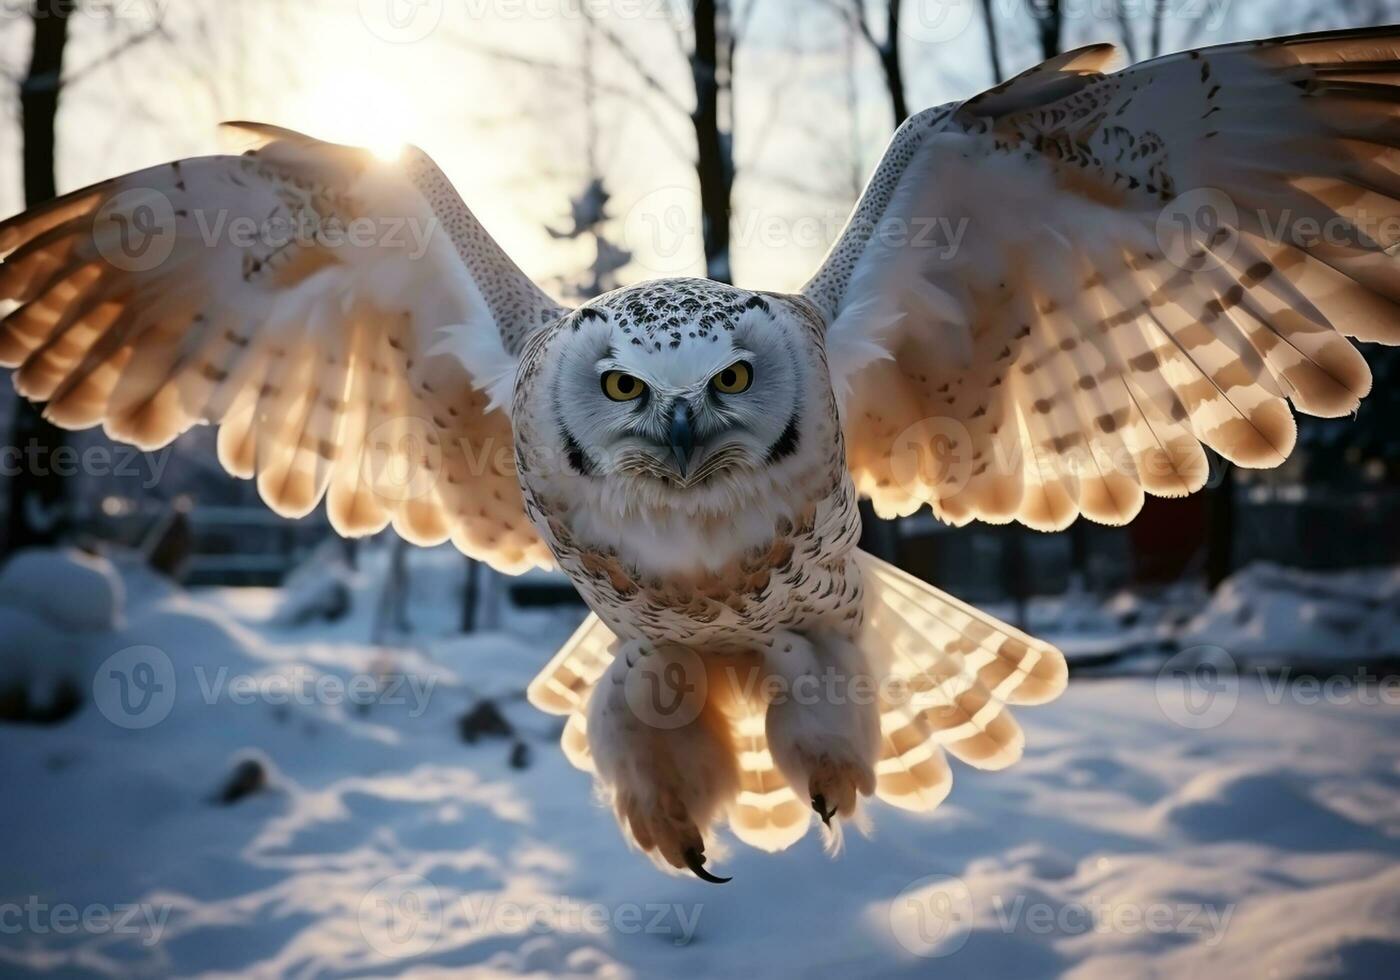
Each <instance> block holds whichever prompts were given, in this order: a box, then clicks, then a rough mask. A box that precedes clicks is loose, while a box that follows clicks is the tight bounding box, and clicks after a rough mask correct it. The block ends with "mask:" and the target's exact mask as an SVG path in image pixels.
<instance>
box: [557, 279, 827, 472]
mask: <svg viewBox="0 0 1400 980" xmlns="http://www.w3.org/2000/svg"><path fill="white" fill-rule="evenodd" d="M658 285H659V284H657V283H649V284H646V286H643V287H636V288H635V289H633V290H624V291H622V292H621V294H609V296H607V297H603V298H602V299H601V300H598V301H595V302H594V303H592V304H589V306H588V307H585V308H584V309H583V310H580V311H578V312H577V313H576V314H574V322H573V323H571V324H566V325H565V326H564V327H563V330H564V331H565V332H566V335H565V336H564V338H563V343H562V344H561V347H560V355H561V356H560V357H559V359H558V361H557V374H556V375H555V384H554V385H553V386H552V387H553V390H554V392H555V406H554V408H555V417H556V419H557V421H558V425H559V432H560V437H561V440H562V443H563V446H562V448H563V451H564V457H565V459H566V460H567V464H568V468H569V469H570V470H572V471H574V472H575V473H576V474H578V475H582V476H608V477H615V478H622V479H625V480H635V481H643V482H648V483H661V484H664V485H666V486H668V487H669V488H671V489H679V490H687V489H690V488H697V487H703V486H710V485H713V484H714V483H716V482H717V481H720V480H722V479H725V478H730V479H732V478H736V477H738V476H741V475H742V474H744V473H756V472H760V471H763V470H766V469H767V468H769V467H771V466H774V465H776V464H777V463H778V462H780V461H781V460H783V459H785V458H786V457H788V456H790V455H792V454H793V453H794V452H795V450H796V448H797V442H798V440H799V438H800V431H801V429H800V426H801V420H802V414H803V413H802V410H803V404H804V402H805V400H806V388H807V374H808V372H807V370H806V361H805V359H804V358H803V357H802V356H801V355H800V353H799V350H798V348H797V346H796V343H795V341H796V340H797V338H798V336H800V335H799V334H798V333H797V329H798V324H797V322H796V319H795V318H794V317H792V316H791V313H790V312H788V311H786V310H785V304H784V303H783V302H782V301H781V300H778V299H776V298H772V299H770V298H765V297H759V296H754V295H753V294H751V293H748V292H746V291H743V290H737V289H734V288H732V287H727V286H718V285H717V284H714V283H708V282H706V283H704V284H703V287H697V288H696V291H695V294H690V293H686V294H684V295H682V296H680V297H679V298H677V297H669V299H671V300H672V301H671V302H667V301H666V300H667V298H666V297H658V296H657V295H656V294H657V293H658V292H659V290H658V288H657V287H658ZM633 293H638V295H636V296H632V295H630V294H633Z"/></svg>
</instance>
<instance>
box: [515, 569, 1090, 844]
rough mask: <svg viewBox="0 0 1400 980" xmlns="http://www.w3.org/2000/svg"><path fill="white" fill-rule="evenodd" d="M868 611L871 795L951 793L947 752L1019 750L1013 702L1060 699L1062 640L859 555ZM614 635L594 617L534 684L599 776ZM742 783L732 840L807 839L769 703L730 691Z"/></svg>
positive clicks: (576, 754)
mask: <svg viewBox="0 0 1400 980" xmlns="http://www.w3.org/2000/svg"><path fill="white" fill-rule="evenodd" d="M859 561H860V564H861V571H862V575H863V579H864V583H865V595H866V617H865V627H864V631H863V633H862V635H861V637H860V639H859V645H860V646H861V648H862V649H863V650H865V651H866V652H867V653H868V654H870V655H871V660H872V662H873V663H877V664H879V665H880V669H883V670H885V671H886V672H887V675H886V682H885V683H884V684H882V685H881V696H882V699H883V700H882V704H881V716H880V727H881V741H882V747H881V755H880V759H879V761H878V763H877V764H876V767H875V771H876V790H875V795H876V796H878V797H879V798H880V799H881V800H884V801H885V802H886V803H889V804H891V805H892V806H896V807H899V808H901V809H904V810H911V811H916V812H927V811H929V810H932V809H934V808H935V807H937V806H938V805H939V804H940V803H942V802H943V800H944V799H945V798H946V797H947V796H948V793H949V791H950V790H951V789H952V783H953V775H952V770H951V769H950V768H949V766H948V760H947V757H946V753H951V754H952V755H953V756H955V757H956V758H957V759H959V760H960V761H962V762H964V763H966V764H968V765H971V766H975V767H977V768H979V769H1002V768H1005V767H1006V766H1009V765H1011V764H1012V763H1014V762H1015V761H1016V760H1017V759H1019V758H1020V757H1021V753H1022V750H1023V749H1024V746H1025V736H1024V735H1023V733H1022V731H1021V728H1020V726H1019V725H1018V724H1017V723H1016V720H1015V719H1014V718H1013V717H1012V715H1011V711H1010V708H1009V706H1011V705H1037V704H1045V703H1046V702H1049V701H1052V700H1054V699H1055V698H1056V697H1057V696H1058V695H1059V694H1060V693H1061V692H1062V691H1063V690H1064V689H1065V684H1066V681H1067V678H1068V671H1067V669H1066V666H1065V659H1064V656H1063V654H1061V653H1060V651H1059V650H1057V649H1056V648H1055V647H1054V646H1052V645H1050V644H1048V643H1044V642H1042V641H1040V640H1036V639H1033V638H1032V637H1030V636H1027V635H1026V634H1025V633H1022V632H1021V631H1020V630H1018V629H1015V628H1014V627H1012V626H1008V625H1007V624H1005V623H1002V622H1000V621H999V620H997V619H995V618H994V617H992V616H989V615H987V614H986V613H984V612H981V611H980V610H978V609H975V608H973V607H972V606H969V605H968V604H966V603H964V602H961V601H959V600H957V599H955V598H953V597H952V596H950V595H947V594H946V593H944V592H941V591H939V590H938V589H936V588H934V587H933V586H931V585H929V584H928V583H926V582H923V581H921V580H920V579H917V578H915V577H914V576H912V575H909V574H907V573H905V572H903V571H900V570H899V569H897V568H895V567H894V566H892V565H889V564H887V563H886V562H883V561H880V560H879V559H877V558H875V557H873V556H871V555H867V554H865V553H863V552H862V553H860V555H859ZM615 640H616V637H615V636H614V634H613V632H612V631H611V630H610V629H609V628H608V627H607V626H606V625H605V624H604V623H603V622H602V620H600V619H599V618H598V617H597V616H595V615H593V614H590V615H589V616H588V618H587V619H586V620H584V622H583V625H581V626H580V627H579V628H578V630H577V631H575V633H574V635H573V636H571V637H570V638H569V640H568V641H567V642H566V643H565V644H564V646H563V647H562V648H561V649H560V650H559V652H558V653H557V654H555V656H554V658H553V659H552V660H551V661H550V662H549V664H548V665H547V666H546V667H545V668H544V670H542V671H540V673H539V675H538V676H537V677H536V678H535V679H534V681H532V682H531V684H530V687H529V690H528V692H527V694H528V697H529V700H530V703H531V704H533V705H534V706H535V707H537V708H539V709H540V710H541V711H545V712H547V713H549V714H554V715H561V716H565V717H567V718H568V721H567V723H566V725H565V727H564V732H563V735H562V736H561V739H560V741H561V744H562V746H563V749H564V754H565V755H566V757H567V758H568V759H569V761H570V762H571V763H573V765H575V766H576V767H577V768H579V769H582V770H584V771H585V772H593V771H594V768H593V762H592V756H591V753H590V751H589V747H588V733H587V723H586V717H587V710H588V699H589V696H590V694H591V693H592V691H593V687H594V685H595V684H596V683H597V680H598V678H599V677H601V676H602V675H603V673H604V672H605V671H606V670H607V668H608V665H609V664H610V663H611V662H612V658H613V644H614V642H615ZM731 695H732V696H731V697H729V699H728V701H729V703H730V706H731V707H730V715H731V717H730V721H731V725H732V729H733V735H734V743H735V749H736V752H737V755H738V763H739V773H740V790H739V794H738V797H737V799H736V800H735V802H734V803H733V804H732V805H731V807H730V811H729V822H730V828H731V829H732V830H733V831H734V833H735V836H737V837H738V838H739V839H740V840H742V841H744V842H745V843H747V844H750V845H751V846H754V847H758V848H760V849H762V850H766V851H779V850H783V849H784V848H787V847H789V846H791V845H792V844H794V843H796V842H797V841H798V840H800V839H801V838H802V837H803V836H804V835H805V834H806V832H807V829H808V827H809V826H810V825H811V823H812V814H811V811H810V809H809V808H808V807H807V806H806V804H805V803H803V801H802V798H801V797H800V795H799V794H798V793H795V792H794V791H793V790H792V788H791V787H789V786H788V785H787V783H786V781H785V780H784V779H783V776H782V774H781V773H780V772H779V771H778V768H777V766H776V765H775V764H774V761H773V757H772V754H771V752H770V751H769V747H768V742H767V738H766V736H765V733H764V714H765V706H764V705H763V704H762V703H761V702H757V701H754V700H753V699H752V698H749V697H746V696H744V695H743V693H742V692H731Z"/></svg>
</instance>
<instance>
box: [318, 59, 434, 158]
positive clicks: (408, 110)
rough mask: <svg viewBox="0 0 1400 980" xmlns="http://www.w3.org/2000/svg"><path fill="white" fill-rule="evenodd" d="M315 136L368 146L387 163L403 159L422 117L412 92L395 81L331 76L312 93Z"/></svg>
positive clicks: (352, 74)
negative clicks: (419, 116) (402, 155)
mask: <svg viewBox="0 0 1400 980" xmlns="http://www.w3.org/2000/svg"><path fill="white" fill-rule="evenodd" d="M304 112H305V113H306V115H307V116H308V117H309V125H310V127H311V128H310V132H311V133H312V134H313V135H315V136H318V137H320V138H321V139H326V140H332V141H334V142H337V143H348V144H350V145H352V146H363V147H365V148H366V149H368V150H369V151H370V152H372V153H373V154H374V155H375V156H377V157H379V159H381V160H388V161H393V160H397V159H398V158H399V156H400V155H401V154H402V153H403V149H404V147H405V146H406V145H407V144H408V143H409V142H410V136H411V134H412V132H413V130H414V129H415V122H416V120H417V119H418V113H417V109H416V106H415V104H414V100H413V96H412V94H411V93H409V92H407V91H405V90H404V89H403V88H402V86H401V84H400V83H399V82H398V81H397V80H396V79H395V78H393V77H392V76H388V77H385V76H370V75H367V74H366V73H365V72H363V71H340V72H331V73H329V74H328V75H326V76H325V77H323V78H321V80H320V82H319V83H318V84H317V86H316V87H315V88H313V89H311V91H310V92H309V93H308V94H307V98H306V104H305V109H304Z"/></svg>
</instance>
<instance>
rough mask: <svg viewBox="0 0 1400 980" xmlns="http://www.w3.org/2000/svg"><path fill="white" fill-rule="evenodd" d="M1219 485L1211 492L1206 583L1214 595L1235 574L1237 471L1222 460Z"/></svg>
mask: <svg viewBox="0 0 1400 980" xmlns="http://www.w3.org/2000/svg"><path fill="white" fill-rule="evenodd" d="M1220 465H1221V467H1222V468H1223V469H1222V472H1221V475H1220V484H1219V485H1218V486H1216V487H1214V488H1213V489H1212V490H1211V491H1210V498H1209V501H1210V506H1209V514H1210V517H1209V525H1208V529H1207V534H1208V535H1209V536H1208V537H1207V538H1206V582H1207V584H1208V585H1209V586H1210V588H1211V590H1212V591H1214V590H1215V588H1216V586H1218V585H1219V584H1220V583H1221V582H1223V581H1225V580H1226V579H1227V578H1229V577H1230V573H1231V572H1233V571H1234V570H1235V467H1234V466H1233V465H1232V464H1231V463H1229V462H1228V461H1226V460H1223V459H1222V460H1221V461H1220Z"/></svg>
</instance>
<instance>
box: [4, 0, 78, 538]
mask: <svg viewBox="0 0 1400 980" xmlns="http://www.w3.org/2000/svg"><path fill="white" fill-rule="evenodd" d="M76 9H77V0H36V2H35V4H34V6H33V7H32V8H31V10H30V19H31V20H32V22H33V25H34V42H33V48H32V50H31V52H30V59H29V70H28V72H27V73H26V74H25V76H24V78H23V80H21V81H20V84H19V104H20V132H21V134H22V139H23V143H24V147H23V151H22V156H23V164H24V203H25V205H26V206H27V207H34V206H35V205H38V204H43V203H44V202H45V201H48V200H50V199H52V198H54V197H56V196H57V195H58V177H57V174H56V168H55V157H56V149H57V135H56V132H57V123H58V100H59V93H60V92H61V91H62V86H61V84H60V83H61V80H62V78H63V56H64V53H65V52H66V50H67V48H68V26H69V21H70V19H71V18H72V15H73V13H74V11H75V10H76ZM10 442H11V445H13V446H16V447H18V448H19V449H20V451H21V452H24V453H25V458H26V459H32V458H33V457H32V456H31V455H30V447H34V448H35V449H37V450H39V452H40V453H41V454H42V455H44V456H45V457H47V458H48V459H52V458H53V453H54V451H56V450H57V449H58V448H59V447H60V446H62V445H63V444H64V435H63V432H62V430H61V429H59V428H58V427H57V426H55V425H53V424H52V423H51V422H49V421H48V420H47V419H45V418H44V417H43V415H42V414H41V413H40V411H39V409H37V408H35V407H34V406H33V405H31V404H30V403H29V402H27V401H25V400H24V399H23V398H16V403H15V409H14V421H13V423H12V425H11V435H10ZM64 496H65V493H64V482H63V480H62V478H60V477H59V476H58V475H57V474H56V473H55V472H54V468H53V467H52V466H22V467H20V468H19V472H18V473H16V474H15V475H14V476H13V477H11V478H10V483H9V493H8V502H9V506H8V509H7V512H6V527H5V545H6V547H7V549H8V550H10V551H14V550H15V549H18V548H23V547H26V546H29V545H34V544H41V543H45V542H47V541H50V540H52V539H53V537H54V536H55V534H56V532H57V526H56V523H55V520H54V518H53V516H52V515H55V514H57V513H58V512H59V511H60V510H61V508H62V504H63V500H64Z"/></svg>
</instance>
